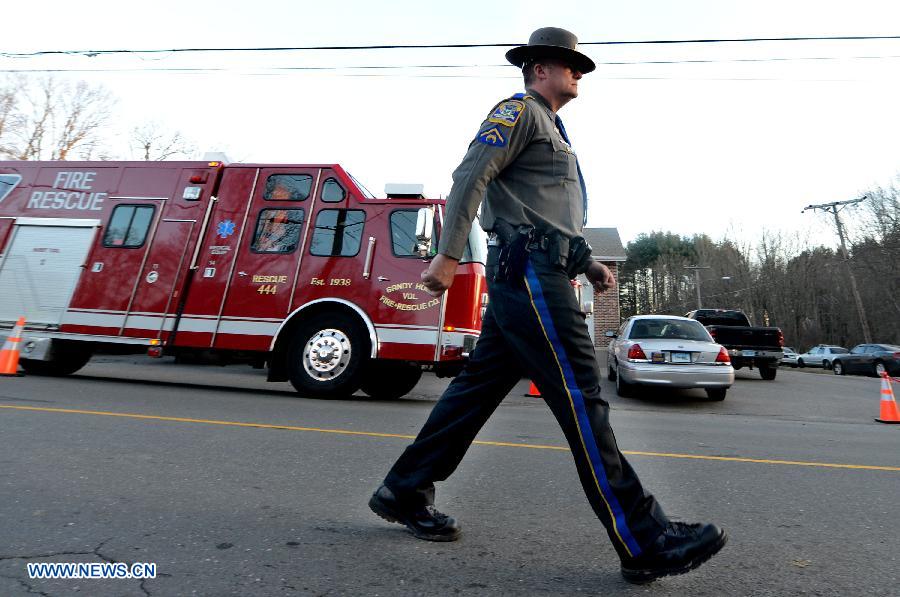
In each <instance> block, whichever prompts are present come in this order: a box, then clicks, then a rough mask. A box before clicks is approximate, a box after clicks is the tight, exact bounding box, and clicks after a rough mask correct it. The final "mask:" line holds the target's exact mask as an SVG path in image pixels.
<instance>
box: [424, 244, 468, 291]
mask: <svg viewBox="0 0 900 597" xmlns="http://www.w3.org/2000/svg"><path fill="white" fill-rule="evenodd" d="M458 264H459V260H457V259H453V258H452V257H447V256H446V255H441V254H440V253H438V254H437V255H435V257H434V259H432V260H431V263H430V264H429V265H428V269H426V270H425V271H424V272H422V284H424V285H425V288H427V289H428V294H430V295H431V296H435V297H437V296H441V295H442V294H444V291H445V290H447V289H448V288H450V285H451V284H453V276H455V275H456V266H457V265H458Z"/></svg>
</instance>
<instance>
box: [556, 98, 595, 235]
mask: <svg viewBox="0 0 900 597" xmlns="http://www.w3.org/2000/svg"><path fill="white" fill-rule="evenodd" d="M556 127H557V128H558V129H559V133H560V134H561V135H562V138H563V141H565V142H566V143H568V144H569V147H571V146H572V142H571V141H569V135H567V134H566V127H565V126H563V121H562V118H560V117H559V115H558V114H557V115H556ZM575 167H576V168H577V169H578V182H579V183H581V197H582V204H583V205H584V221H583V222H582V223H581V225H582V226H586V225H587V208H588V199H587V187H586V186H585V185H584V175H582V174H581V164H579V163H578V156H577V155H576V156H575Z"/></svg>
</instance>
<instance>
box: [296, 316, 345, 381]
mask: <svg viewBox="0 0 900 597" xmlns="http://www.w3.org/2000/svg"><path fill="white" fill-rule="evenodd" d="M349 362H350V339H349V338H348V337H347V335H346V334H345V333H344V332H342V331H341V330H335V329H331V328H329V329H326V330H321V331H319V332H316V333H315V334H314V335H313V337H312V338H310V339H309V342H307V343H306V348H304V350H303V368H304V369H305V370H306V372H307V373H308V374H309V376H310V377H312V378H313V379H316V380H318V381H330V380H332V379H334V378H336V377H338V376H339V375H340V374H341V373H343V372H344V371H345V370H346V368H347V364H348V363H349Z"/></svg>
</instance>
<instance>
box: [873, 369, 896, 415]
mask: <svg viewBox="0 0 900 597" xmlns="http://www.w3.org/2000/svg"><path fill="white" fill-rule="evenodd" d="M875 420H876V421H878V422H879V423H900V412H897V402H896V401H895V400H894V390H892V389H891V378H890V376H889V375H888V374H887V371H885V372H884V373H882V374H881V416H880V417H878V418H877V419H875Z"/></svg>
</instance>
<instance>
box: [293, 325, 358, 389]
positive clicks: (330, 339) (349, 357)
mask: <svg viewBox="0 0 900 597" xmlns="http://www.w3.org/2000/svg"><path fill="white" fill-rule="evenodd" d="M367 348H368V342H367V341H366V335H365V333H364V330H363V329H362V326H361V325H360V324H359V323H357V322H355V321H353V320H352V319H351V318H350V317H347V316H344V315H341V314H339V313H329V314H325V315H322V316H321V317H316V318H314V319H310V320H309V321H306V322H304V323H302V324H301V325H300V327H299V329H298V330H297V335H296V336H294V340H293V342H292V343H291V347H290V349H289V351H288V375H289V376H290V380H291V384H292V385H293V386H294V388H295V389H296V390H297V391H298V392H299V393H300V394H303V395H304V396H313V397H317V398H341V397H344V396H350V395H351V394H353V392H355V391H356V390H358V389H359V385H360V383H361V382H362V374H363V366H364V365H365V363H366V361H367V360H368V358H367V352H368V351H367Z"/></svg>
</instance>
